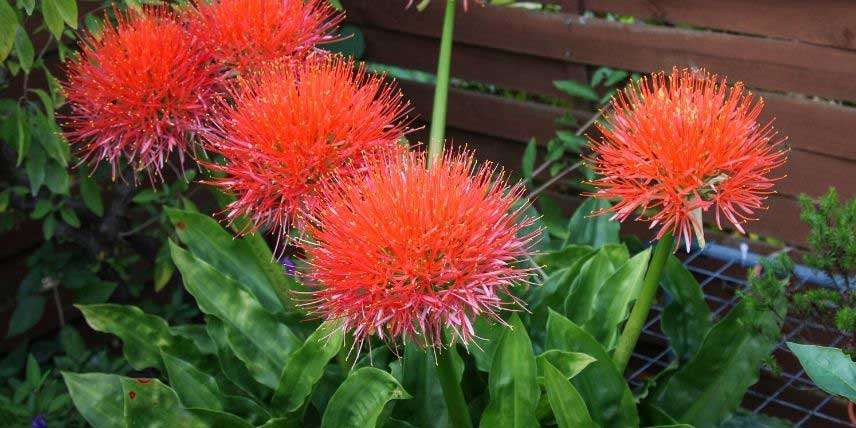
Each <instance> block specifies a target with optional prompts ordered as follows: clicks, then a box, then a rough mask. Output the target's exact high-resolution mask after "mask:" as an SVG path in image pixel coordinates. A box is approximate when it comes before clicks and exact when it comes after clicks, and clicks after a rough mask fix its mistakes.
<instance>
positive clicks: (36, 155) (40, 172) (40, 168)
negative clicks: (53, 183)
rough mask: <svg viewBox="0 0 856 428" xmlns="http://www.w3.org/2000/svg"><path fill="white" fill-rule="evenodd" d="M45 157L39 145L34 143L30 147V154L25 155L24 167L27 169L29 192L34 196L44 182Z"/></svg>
mask: <svg viewBox="0 0 856 428" xmlns="http://www.w3.org/2000/svg"><path fill="white" fill-rule="evenodd" d="M46 164H47V157H46V156H45V151H44V150H42V148H41V146H39V145H37V144H34V145H33V146H32V147H30V154H29V156H27V162H26V163H25V164H24V169H25V170H26V171H27V179H29V180H30V194H31V195H33V196H35V195H37V194H38V193H39V189H41V188H42V184H44V182H45V165H46Z"/></svg>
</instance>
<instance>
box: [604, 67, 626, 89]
mask: <svg viewBox="0 0 856 428" xmlns="http://www.w3.org/2000/svg"><path fill="white" fill-rule="evenodd" d="M628 77H630V73H628V72H626V71H624V70H613V71H612V73H610V75H609V77H608V78H607V79H606V82H604V83H603V85H604V86H612V85H615V84H616V83H620V82H621V81H623V80H625V79H627V78H628Z"/></svg>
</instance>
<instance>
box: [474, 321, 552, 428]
mask: <svg viewBox="0 0 856 428" xmlns="http://www.w3.org/2000/svg"><path fill="white" fill-rule="evenodd" d="M509 324H510V328H509V329H506V331H505V334H503V336H502V338H501V339H500V340H499V344H498V345H497V347H496V353H495V354H494V356H493V362H492V363H491V366H490V376H489V377H488V390H489V392H490V402H489V403H488V405H487V408H485V410H484V413H482V417H481V422H480V424H479V426H481V427H490V428H493V427H497V428H501V427H514V428H522V427H538V426H539V424H538V420H537V418H536V417H535V409H536V408H537V407H538V399H539V398H540V396H541V390H540V389H539V388H538V381H537V375H538V367H537V363H536V362H535V355H534V354H533V351H532V342H530V340H529V336H528V335H527V334H526V327H524V326H523V323H522V322H521V321H520V317H519V316H517V314H514V315H512V316H511V319H510V320H509Z"/></svg>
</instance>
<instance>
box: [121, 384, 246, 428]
mask: <svg viewBox="0 0 856 428" xmlns="http://www.w3.org/2000/svg"><path fill="white" fill-rule="evenodd" d="M119 381H120V382H121V384H122V397H123V399H124V409H125V423H126V424H127V426H128V427H184V428H197V427H199V428H203V427H212V426H216V427H222V428H252V425H250V424H249V423H248V422H245V421H243V420H242V419H241V418H239V417H237V416H235V415H231V414H228V413H223V412H217V411H212V410H206V409H187V408H184V407H182V406H181V404H180V402H179V400H178V396H177V395H176V394H175V391H173V390H172V389H171V388H169V387H168V386H166V385H164V384H163V383H161V381H159V380H157V379H130V378H119Z"/></svg>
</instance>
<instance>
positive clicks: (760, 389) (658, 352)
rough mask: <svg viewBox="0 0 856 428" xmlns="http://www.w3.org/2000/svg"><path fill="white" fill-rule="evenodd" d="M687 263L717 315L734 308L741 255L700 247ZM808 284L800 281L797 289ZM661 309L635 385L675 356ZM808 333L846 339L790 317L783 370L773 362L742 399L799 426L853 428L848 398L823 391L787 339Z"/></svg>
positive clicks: (780, 354) (641, 353)
mask: <svg viewBox="0 0 856 428" xmlns="http://www.w3.org/2000/svg"><path fill="white" fill-rule="evenodd" d="M684 265H685V266H686V267H687V269H689V271H690V272H692V273H693V274H694V275H695V277H696V278H697V279H698V281H699V285H701V287H702V290H703V291H704V295H705V300H706V301H707V303H708V306H710V308H711V311H712V312H713V314H714V316H715V317H721V316H722V315H724V313H726V312H727V311H728V310H730V309H731V308H732V307H734V305H735V304H736V303H737V300H738V296H737V293H736V291H737V290H739V289H743V288H745V287H746V286H747V281H746V280H745V277H746V268H745V267H743V266H741V265H740V264H739V263H738V261H737V260H726V261H723V260H718V259H715V258H711V257H706V256H705V255H704V252H703V251H702V250H696V251H694V252H693V253H691V254H689V255H688V256H686V258H685V259H684ZM805 285H806V284H805V283H804V282H800V283H799V284H798V285H797V288H801V287H804V286H805ZM662 310H663V307H662V306H661V305H657V304H655V305H654V307H653V308H652V310H651V316H650V318H649V320H648V323H647V324H646V325H645V328H644V330H643V333H642V338H641V340H640V345H641V346H638V347H637V349H636V352H635V353H634V354H633V359H632V360H631V362H630V367H631V372H630V373H631V375H630V383H631V385H633V386H634V387H635V386H639V385H640V384H641V383H642V381H643V380H644V379H646V378H649V377H651V376H654V375H656V374H657V373H658V372H659V371H661V370H662V369H664V368H666V367H667V366H668V365H669V364H670V363H671V361H672V359H673V358H674V356H673V354H672V353H671V351H670V350H669V349H668V347H667V346H666V343H667V338H666V336H665V335H664V334H663V333H662V332H661V331H660V314H661V313H662ZM803 335H807V336H810V337H811V338H812V341H813V342H814V343H815V344H820V345H825V346H836V345H838V344H839V343H840V342H841V340H842V336H841V335H840V334H837V333H836V332H834V331H831V330H830V329H827V328H825V327H823V326H820V325H817V324H814V323H811V322H806V321H804V320H800V319H797V318H794V317H791V316H788V317H787V319H786V322H785V325H784V327H783V335H782V339H781V341H779V343H778V344H777V346H776V349H775V351H774V354H773V355H774V358H775V359H776V361H777V362H778V364H779V366H780V370H778V371H777V372H776V373H774V372H773V371H772V370H770V368H768V367H765V368H764V369H763V370H762V373H761V378H760V380H759V381H758V382H757V383H756V384H755V385H753V386H752V387H751V388H750V390H749V392H748V393H747V394H746V396H745V397H744V399H743V403H742V407H743V409H745V410H747V411H749V412H751V413H753V414H764V415H768V416H774V417H777V418H781V419H784V420H787V421H790V422H791V423H792V424H793V426H794V427H797V428H850V423H849V421H848V420H847V418H848V417H847V406H846V403H845V402H844V400H840V399H836V398H834V397H832V396H830V395H828V394H826V393H824V392H823V391H820V390H818V389H817V387H816V386H815V385H814V383H813V382H812V381H811V379H809V378H808V376H807V375H806V373H805V371H804V370H802V368H801V367H800V365H799V362H798V361H797V360H796V357H794V356H793V355H792V354H791V352H790V351H789V350H788V349H787V347H786V345H785V342H788V341H794V340H796V341H800V337H801V336H803Z"/></svg>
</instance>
